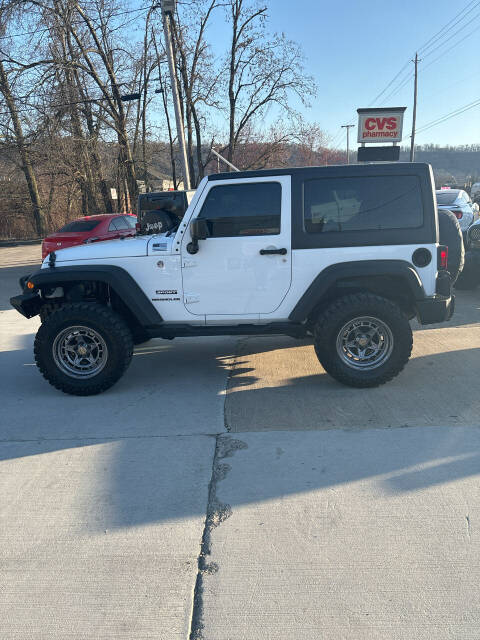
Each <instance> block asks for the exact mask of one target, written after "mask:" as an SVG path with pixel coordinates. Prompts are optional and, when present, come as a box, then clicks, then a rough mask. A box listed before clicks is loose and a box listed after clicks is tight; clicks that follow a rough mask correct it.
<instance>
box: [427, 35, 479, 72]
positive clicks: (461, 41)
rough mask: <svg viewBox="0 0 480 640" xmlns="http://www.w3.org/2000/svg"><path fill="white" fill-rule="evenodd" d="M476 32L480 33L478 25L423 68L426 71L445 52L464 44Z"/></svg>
mask: <svg viewBox="0 0 480 640" xmlns="http://www.w3.org/2000/svg"><path fill="white" fill-rule="evenodd" d="M475 33H478V26H476V27H475V29H473V30H472V31H470V32H469V33H468V34H467V35H466V36H464V37H463V39H462V40H458V41H457V42H455V43H454V44H452V46H451V47H448V49H445V51H442V53H441V54H440V55H439V56H437V57H436V58H434V59H433V60H430V62H429V63H428V64H427V65H426V66H425V67H424V68H423V70H424V71H425V69H428V68H429V67H431V66H432V64H435V62H437V60H440V58H443V56H444V55H445V54H447V53H448V52H449V51H451V50H452V49H455V47H458V45H460V44H463V43H464V42H465V40H466V39H467V38H470V37H471V36H473V35H474V34H475Z"/></svg>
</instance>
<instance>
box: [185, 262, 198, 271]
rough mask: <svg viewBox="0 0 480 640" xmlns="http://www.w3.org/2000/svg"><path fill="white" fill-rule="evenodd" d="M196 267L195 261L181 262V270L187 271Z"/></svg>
mask: <svg viewBox="0 0 480 640" xmlns="http://www.w3.org/2000/svg"><path fill="white" fill-rule="evenodd" d="M196 266H197V262H196V261H195V260H184V261H183V268H184V269H187V268H188V267H196Z"/></svg>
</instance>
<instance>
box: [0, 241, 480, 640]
mask: <svg viewBox="0 0 480 640" xmlns="http://www.w3.org/2000/svg"><path fill="white" fill-rule="evenodd" d="M39 249H40V248H39V246H30V247H14V248H7V249H0V383H1V389H2V400H1V403H2V404H1V411H0V458H1V462H0V481H1V486H2V497H1V504H0V537H1V540H2V548H1V551H0V580H1V584H2V589H1V590H0V617H1V619H2V623H1V626H2V633H1V634H0V635H1V637H2V638H8V639H10V638H12V639H15V640H17V639H18V640H20V639H21V640H24V639H25V638H35V639H37V638H38V639H43V638H49V639H50V638H62V639H63V638H66V637H72V638H89V639H90V638H112V639H113V638H119V639H122V638H125V639H127V638H128V639H131V638H149V639H150V638H152V639H153V638H162V639H163V638H165V639H167V638H168V639H169V640H170V639H176V638H179V639H180V638H188V637H189V635H191V637H192V638H196V639H197V640H198V639H199V638H205V639H208V640H210V639H212V640H213V639H217V638H218V639H220V638H221V639H222V640H224V639H226V638H227V639H232V640H234V639H237V638H238V639H240V638H242V639H244V638H248V639H249V640H250V639H255V638H260V637H261V638H262V639H264V638H272V639H273V638H276V639H277V638H294V637H295V638H312V639H313V638H319V637H321V638H326V639H332V640H333V639H335V640H337V639H338V638H355V639H358V638H365V639H367V638H382V639H383V638H395V639H397V638H402V639H403V638H405V639H406V638H409V639H410V638H421V639H423V638H425V639H426V638H445V639H446V638H462V639H463V638H472V639H473V638H478V628H479V626H480V613H479V611H480V608H479V602H478V594H477V591H478V590H477V588H476V584H477V583H478V580H479V577H480V571H479V568H478V562H476V557H478V551H479V547H478V544H479V539H478V530H479V523H480V520H479V517H480V513H479V511H478V509H479V507H478V504H479V494H478V492H479V490H478V478H479V476H478V474H479V472H480V464H479V456H480V421H479V418H478V416H479V414H480V413H479V412H480V394H479V392H478V380H479V379H480V357H479V356H480V323H479V320H480V292H478V291H477V292H460V295H459V296H458V298H457V311H456V314H455V316H454V318H453V320H452V321H451V322H450V323H448V324H444V325H441V326H438V327H436V326H434V327H427V328H425V327H422V328H420V327H416V331H415V336H414V353H413V357H412V359H411V361H410V363H409V364H408V365H407V367H406V368H405V370H404V372H403V373H402V374H400V376H398V378H396V379H395V380H394V381H392V382H391V383H389V384H387V385H385V386H383V387H380V388H378V389H367V390H357V389H350V388H347V387H343V386H341V385H339V384H338V383H336V382H335V381H333V380H332V379H331V378H329V377H328V376H327V375H326V374H325V373H324V372H323V370H322V368H321V366H320V365H319V364H318V361H317V360H316V358H315V356H314V353H313V349H312V347H311V345H310V344H309V343H308V342H306V341H295V340H290V339H288V338H283V337H279V338H275V337H269V338H265V337H262V338H255V337H249V338H241V339H235V338H204V339H200V340H199V339H197V340H192V339H176V340H174V341H172V342H165V341H161V340H152V341H151V342H149V343H146V344H144V345H141V346H140V347H138V348H137V349H136V351H135V355H134V358H133V362H132V365H131V367H130V368H129V370H128V372H127V374H126V375H125V376H124V377H123V378H122V380H121V381H120V382H119V383H118V384H117V385H116V386H115V387H114V388H112V389H111V390H110V391H108V392H106V393H104V394H102V395H100V396H95V397H87V398H77V397H72V396H67V395H64V394H62V393H60V392H59V391H57V390H55V389H53V388H52V387H50V385H49V384H48V383H47V382H46V381H45V380H44V379H43V378H42V377H41V375H40V374H39V373H38V371H37V369H36V367H35V365H34V360H33V353H32V344H33V338H34V332H35V330H36V328H37V327H38V319H32V320H26V319H24V318H22V317H21V316H20V315H19V314H17V313H16V312H15V311H14V310H13V309H11V308H10V306H9V303H8V299H9V297H10V296H11V295H14V294H15V293H16V292H17V291H18V284H17V280H18V277H20V276H21V275H24V274H25V273H28V272H29V270H31V269H33V267H34V266H35V265H36V264H38V262H39Z"/></svg>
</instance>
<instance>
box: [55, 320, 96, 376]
mask: <svg viewBox="0 0 480 640" xmlns="http://www.w3.org/2000/svg"><path fill="white" fill-rule="evenodd" d="M52 350H53V359H54V360H55V364H56V365H57V367H58V368H59V369H60V370H61V371H62V372H63V373H65V374H66V375H67V376H70V377H71V378H77V379H81V380H86V379H87V378H92V377H93V376H96V375H97V374H99V373H100V371H102V369H103V368H104V367H105V365H106V364H107V359H108V349H107V345H106V343H105V340H104V339H103V338H102V336H101V335H100V334H99V333H98V332H97V331H95V330H94V329H92V328H91V327H81V326H78V327H68V328H67V329H64V330H63V331H62V332H61V333H59V334H58V336H57V337H56V338H55V342H54V343H53V347H52Z"/></svg>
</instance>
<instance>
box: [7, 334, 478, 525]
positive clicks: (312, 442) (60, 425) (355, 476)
mask: <svg viewBox="0 0 480 640" xmlns="http://www.w3.org/2000/svg"><path fill="white" fill-rule="evenodd" d="M31 342H32V336H31V335H25V336H23V337H22V338H21V340H19V341H18V343H17V345H16V348H15V349H13V350H11V351H6V352H3V353H1V354H0V370H1V371H3V372H8V375H4V376H3V377H2V378H3V379H2V384H3V386H4V389H5V391H6V392H7V394H6V395H5V396H4V402H3V405H4V406H3V419H2V421H1V430H0V439H1V440H2V442H1V443H0V460H2V464H4V463H6V462H8V461H9V460H14V459H23V460H26V459H28V458H29V457H30V458H31V457H32V456H36V457H37V459H40V458H41V457H43V456H47V457H48V459H49V460H50V459H51V461H52V464H54V465H55V464H57V465H59V470H58V471H57V474H58V475H60V476H62V474H64V475H65V477H68V474H69V473H71V471H70V467H69V465H70V463H69V456H66V457H65V456H64V457H63V458H60V457H58V458H57V457H56V456H57V454H60V453H61V452H62V451H66V450H70V451H71V455H72V456H77V455H78V456H83V457H82V458H81V459H80V466H81V467H82V465H83V463H82V460H83V459H85V460H86V461H88V456H85V447H87V448H89V449H91V452H92V453H91V455H92V456H93V458H94V460H95V464H92V463H88V464H90V465H91V466H90V467H89V466H88V464H87V462H85V469H86V471H85V475H88V476H89V477H88V480H87V479H86V478H85V477H83V476H82V475H81V474H80V473H79V472H78V471H77V472H76V473H77V475H76V476H74V480H73V481H74V482H77V483H78V487H77V490H76V494H78V500H80V502H81V504H82V509H84V511H85V517H84V519H82V524H79V525H78V526H79V527H80V529H81V530H85V531H87V530H88V531H89V532H95V531H103V530H105V529H114V528H122V527H123V528H125V527H133V526H139V525H143V524H147V523H151V522H159V521H169V520H178V519H181V518H187V517H189V516H192V515H194V514H196V515H198V514H197V513H196V510H197V509H198V507H197V506H196V504H197V503H196V502H195V501H194V500H191V499H190V498H189V487H188V486H187V485H188V483H187V482H186V478H190V480H189V482H192V483H195V482H196V480H195V473H197V471H198V472H199V473H200V472H201V473H203V474H205V473H206V472H207V471H208V472H209V470H208V469H207V468H206V467H205V465H206V464H208V465H210V464H211V460H212V456H213V451H214V447H215V439H214V437H213V436H214V434H217V433H221V432H222V431H223V429H222V428H221V426H223V404H224V402H223V400H224V396H223V390H224V387H225V379H226V375H227V373H228V371H229V369H230V363H231V362H232V360H233V357H234V356H235V353H236V351H237V349H236V347H235V342H233V341H231V340H229V339H225V340H219V339H205V340H203V341H200V342H197V341H196V342H195V345H196V346H195V345H194V344H193V343H190V342H188V340H184V341H178V343H177V344H175V342H176V341H175V342H174V343H167V344H165V343H163V342H160V341H153V342H151V343H148V344H146V345H143V346H142V347H141V348H139V350H138V351H137V355H136V356H135V357H134V361H133V363H132V366H131V368H130V370H129V372H128V374H127V375H126V376H125V378H124V379H123V380H122V381H121V382H120V383H119V384H118V385H117V387H115V388H114V389H113V390H111V391H110V392H107V393H105V394H103V395H101V396H97V397H88V398H76V397H72V396H66V395H64V394H61V393H60V392H58V391H56V390H55V389H52V388H51V387H50V386H49V385H48V384H47V383H46V382H45V381H43V379H42V378H41V377H40V375H39V374H38V372H37V371H36V368H35V367H34V366H33V363H32V356H31ZM252 342H253V341H251V340H244V341H243V343H242V348H241V350H240V357H237V359H236V364H235V368H234V370H233V371H232V375H231V377H230V381H229V393H228V395H227V400H226V407H225V411H226V417H227V426H228V428H230V429H231V431H232V432H233V431H236V432H237V433H232V434H231V435H229V434H227V433H225V436H224V437H225V438H229V437H232V438H234V439H239V440H242V433H241V432H245V431H257V432H258V431H260V432H262V431H263V432H266V431H270V432H277V437H276V438H273V439H271V435H273V434H270V435H269V434H267V433H263V434H262V433H257V434H255V437H263V438H266V437H270V440H269V443H270V445H271V446H272V447H273V445H274V444H275V442H276V440H277V438H278V439H279V440H280V439H281V438H282V437H283V436H282V434H280V433H278V431H282V430H286V429H288V430H289V431H290V433H289V434H284V435H285V437H288V439H289V442H290V443H292V442H293V447H294V451H295V452H296V453H295V456H296V458H295V457H294V460H293V462H292V465H293V466H291V467H288V466H287V467H284V468H283V469H280V467H279V475H278V477H277V476H276V477H275V479H274V481H271V482H269V483H267V484H265V485H261V486H260V485H258V486H255V487H253V488H252V491H251V492H246V494H245V495H250V496H251V500H250V499H246V502H248V501H249V500H250V501H252V502H257V501H262V500H268V499H270V498H274V497H278V496H282V495H293V494H295V493H298V492H302V491H311V490H315V489H316V488H323V487H328V486H334V485H336V484H343V483H348V482H352V481H356V480H360V479H365V478H371V479H372V480H374V479H377V480H378V482H379V483H380V484H381V485H382V487H383V490H384V491H386V492H388V493H392V494H395V493H399V492H405V491H412V490H415V489H418V488H426V487H429V486H433V485H436V484H440V483H444V482H450V481H452V480H455V479H459V478H462V477H467V476H470V475H476V474H478V473H479V472H480V430H477V429H472V428H471V427H470V428H469V427H466V426H464V425H467V424H469V425H479V421H478V415H479V411H480V400H479V396H478V394H475V393H474V390H475V385H476V381H477V380H478V375H479V373H480V369H479V366H480V364H479V363H480V358H479V356H480V348H472V349H465V350H458V351H453V352H448V353H435V354H432V355H427V356H422V357H417V358H413V359H412V360H411V362H410V363H409V365H408V368H407V370H406V371H405V372H404V373H403V374H401V376H399V377H398V378H397V379H396V380H395V381H393V382H391V383H389V384H388V385H385V386H384V387H380V388H378V389H370V390H359V389H350V388H347V387H343V386H341V385H339V384H338V383H336V382H335V381H334V380H332V379H331V378H330V377H328V376H327V375H326V374H325V373H323V372H322V370H321V368H320V367H319V366H318V365H317V367H318V373H317V374H310V375H303V376H299V377H291V375H290V377H289V378H287V379H286V380H285V381H284V382H283V383H278V382H277V383H276V384H275V385H272V384H271V383H270V382H269V383H268V384H269V385H270V386H261V385H262V384H263V381H262V380H261V378H260V377H259V375H258V369H257V368H256V367H255V366H252V364H251V363H250V358H251V357H252V355H253V354H254V353H255V352H256V350H255V349H254V347H255V346H257V347H258V346H259V345H254V344H252ZM279 347H280V354H279ZM263 348H264V349H266V350H268V349H269V350H270V352H272V351H275V354H272V356H273V355H276V357H278V358H280V359H284V360H285V361H286V362H287V369H288V368H290V363H291V357H290V356H291V354H290V352H289V350H290V349H301V350H306V351H308V353H310V352H311V347H310V346H309V345H308V344H307V345H305V344H303V343H298V342H296V341H287V340H285V341H284V343H283V344H282V345H279V344H278V342H276V341H273V342H272V343H271V344H270V345H264V347H263ZM308 357H311V356H308V355H306V358H308ZM196 361H198V362H200V361H201V362H202V369H201V372H202V375H201V376H200V377H201V378H203V379H202V380H200V381H199V371H198V370H196V367H195V362H196ZM297 362H298V361H297V359H296V360H295V363H297ZM296 366H297V365H296ZM197 368H198V366H197ZM466 370H468V371H469V372H470V373H471V381H472V384H471V385H455V387H454V389H455V393H454V394H452V381H454V380H455V379H456V378H457V376H461V375H462V374H463V375H465V371H466ZM179 381H181V382H179ZM267 382H268V381H267ZM195 385H197V386H195ZM453 396H454V397H453ZM199 397H200V398H201V400H202V401H201V402H199V400H198V398H199ZM180 407H181V408H182V410H181V411H180V410H179V408H180ZM185 407H188V409H187V410H185ZM14 412H15V415H14ZM7 421H8V424H7ZM220 425H221V426H220ZM413 425H415V426H423V427H424V428H423V429H418V428H417V429H410V430H405V432H407V431H411V433H412V438H413V444H412V445H411V446H410V445H409V446H408V447H404V448H402V446H401V445H399V443H398V439H396V438H395V437H391V436H389V435H388V436H387V437H386V439H385V438H383V436H382V445H381V446H379V445H378V429H380V428H381V429H383V430H384V432H385V433H387V434H393V433H394V431H395V429H393V427H406V426H413ZM441 425H445V426H452V425H454V426H456V429H455V430H452V429H444V428H442V426H441ZM365 427H370V429H367V430H363V431H362V429H365ZM427 427H430V428H427ZM334 429H343V430H345V429H347V430H348V429H349V430H351V431H350V433H351V434H352V440H351V441H350V440H348V439H346V436H347V435H348V434H347V433H345V431H343V433H344V435H343V436H342V438H343V440H342V442H343V444H342V446H341V447H340V448H339V447H338V446H337V445H335V447H336V448H335V451H336V453H335V465H334V466H333V467H332V461H331V460H329V458H328V455H327V454H326V451H327V449H328V447H327V449H326V448H325V446H326V445H327V444H328V443H329V442H333V440H332V438H337V437H338V434H339V432H338V431H334ZM319 430H320V431H323V433H315V434H313V433H312V432H313V431H319ZM295 431H296V433H292V432H295ZM178 434H180V435H178ZM334 434H337V435H334ZM360 434H363V435H362V436H361V437H360ZM245 435H246V434H244V437H245ZM252 435H253V434H252ZM168 436H171V437H168ZM467 436H468V437H467ZM335 442H336V441H335ZM202 443H203V444H202ZM270 445H269V447H270ZM329 446H330V445H329ZM332 446H334V445H333V444H332ZM273 449H275V447H273ZM317 450H318V451H317ZM205 451H209V452H210V453H209V456H207V458H205ZM237 455H238V454H237ZM309 456H310V457H311V456H314V457H317V458H318V464H316V465H315V467H314V468H313V467H312V471H311V472H310V471H309V472H308V474H307V475H305V473H303V471H302V473H301V474H298V473H297V472H298V468H297V467H296V465H304V464H305V460H310V458H309ZM206 461H207V462H206ZM279 464H280V463H279ZM307 464H308V462H307ZM194 470H196V471H195V473H194ZM192 474H193V475H192ZM92 476H93V477H92ZM75 478H76V479H75ZM38 481H39V482H41V478H39V479H38ZM69 482H70V481H69ZM246 482H247V483H248V478H246ZM86 485H88V489H86V488H85V486H86ZM69 486H70V485H69Z"/></svg>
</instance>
